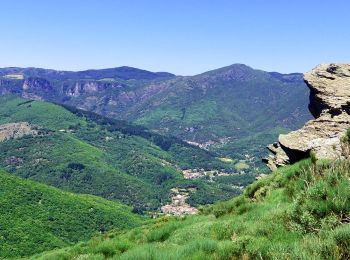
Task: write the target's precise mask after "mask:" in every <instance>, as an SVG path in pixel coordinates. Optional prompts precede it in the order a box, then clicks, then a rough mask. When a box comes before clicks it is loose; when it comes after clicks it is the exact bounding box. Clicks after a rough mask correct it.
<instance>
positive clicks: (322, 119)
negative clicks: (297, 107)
mask: <svg viewBox="0 0 350 260" xmlns="http://www.w3.org/2000/svg"><path fill="white" fill-rule="evenodd" d="M304 80H305V82H306V84H307V86H308V87H309V88H310V104H309V110H310V112H311V114H312V115H313V116H314V117H315V119H314V120H311V121H309V122H307V123H306V124H305V126H304V127H303V128H301V129H299V130H297V131H293V132H290V133H288V134H285V135H280V136H279V138H278V143H275V144H273V145H269V146H268V149H269V150H270V151H271V152H272V155H270V156H269V157H268V158H266V159H265V161H266V163H267V166H268V167H269V168H270V169H272V170H275V169H276V168H277V167H279V166H283V165H285V164H290V163H294V162H296V161H299V160H301V159H303V158H306V157H308V156H309V153H310V151H314V152H315V154H316V157H317V158H319V159H336V158H343V154H342V144H341V138H342V136H344V135H345V132H346V130H347V129H348V128H350V64H321V65H319V66H317V67H316V68H314V69H313V70H312V71H311V72H308V73H306V74H305V75H304Z"/></svg>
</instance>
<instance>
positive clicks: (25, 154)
mask: <svg viewBox="0 0 350 260" xmlns="http://www.w3.org/2000/svg"><path fill="white" fill-rule="evenodd" d="M1 104H2V106H1V107H0V125H2V127H3V130H2V131H1V129H0V132H1V135H3V136H4V138H3V139H4V140H3V141H2V142H1V143H0V165H1V166H2V167H3V168H4V169H6V170H7V171H8V172H10V173H12V174H15V175H17V176H20V177H23V178H29V179H32V180H35V181H38V182H42V183H46V184H49V185H52V186H55V187H58V188H61V189H64V190H67V191H72V192H76V193H88V194H93V195H98V196H101V197H103V198H106V199H110V200H115V201H119V202H122V203H126V204H128V205H130V206H133V207H134V210H135V211H137V212H143V211H150V210H151V211H152V210H158V209H159V207H160V206H161V205H164V204H166V202H167V201H168V200H169V199H170V189H171V188H174V187H177V188H192V190H193V192H192V193H193V194H191V196H190V203H191V204H192V205H198V204H206V203H213V202H214V201H217V200H223V199H228V198H230V197H232V196H234V195H237V194H239V193H240V189H239V188H238V187H237V186H244V185H246V184H247V183H249V182H251V181H252V179H253V178H254V177H253V176H252V175H248V174H243V175H240V176H237V174H236V169H235V165H234V164H233V163H231V162H223V161H221V160H219V159H218V158H216V157H215V156H214V155H212V154H211V153H209V152H207V151H204V150H201V149H199V148H197V147H195V146H191V145H188V144H186V143H184V142H182V141H181V140H178V139H176V138H170V137H163V136H160V135H158V134H154V133H151V132H149V131H148V130H147V129H145V128H143V127H139V126H133V125H130V124H127V123H125V122H123V121H115V120H111V119H106V118H103V117H101V116H98V115H96V114H92V113H88V112H83V111H80V110H77V109H74V108H64V107H62V106H59V105H54V104H50V103H47V102H41V101H31V100H24V99H21V98H16V97H2V98H1ZM20 122H22V123H20ZM23 122H26V123H23ZM13 123H19V124H18V125H16V124H15V125H12V124H13ZM26 124H29V126H27V125H26ZM25 127H27V128H28V127H29V128H31V129H30V130H27V131H29V132H28V133H27V134H26V132H25V131H24V130H23V129H22V128H24V129H25ZM11 131H12V132H15V133H17V135H18V133H20V131H24V132H23V135H21V136H16V135H15V134H14V135H11ZM6 135H9V136H8V138H6ZM193 168H197V169H203V171H208V172H210V171H215V170H216V171H222V172H225V173H227V175H230V176H220V177H219V178H217V179H214V181H213V179H208V178H205V176H203V177H202V178H198V179H191V180H190V179H184V176H183V173H182V171H183V170H184V169H193ZM231 175H232V176H231ZM235 176H237V178H236V177H235ZM232 178H233V179H232ZM235 178H236V179H235Z"/></svg>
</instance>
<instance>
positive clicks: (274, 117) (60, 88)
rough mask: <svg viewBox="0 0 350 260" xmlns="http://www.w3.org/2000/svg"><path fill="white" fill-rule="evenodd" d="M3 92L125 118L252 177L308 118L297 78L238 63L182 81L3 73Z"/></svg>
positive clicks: (133, 73) (138, 75)
mask: <svg viewBox="0 0 350 260" xmlns="http://www.w3.org/2000/svg"><path fill="white" fill-rule="evenodd" d="M0 93H1V94H3V95H5V94H14V95H19V96H22V97H24V98H29V99H35V100H47V101H50V102H55V103H59V104H66V105H70V106H74V107H77V108H80V109H83V110H86V111H92V112H95V113H97V114H100V115H103V116H107V117H109V118H114V119H122V120H127V121H129V122H133V123H134V124H138V125H141V126H145V127H147V128H149V129H150V130H152V131H154V132H156V133H159V134H161V135H166V136H175V137H177V138H179V139H181V140H183V141H185V142H188V143H190V144H192V145H197V146H199V147H201V148H203V149H206V150H209V151H211V152H214V153H216V154H217V155H218V156H220V157H225V158H228V159H229V160H234V161H236V162H237V163H240V165H241V166H243V167H241V168H243V169H244V170H245V171H249V172H257V171H260V170H261V169H262V167H263V166H262V164H261V162H260V158H261V157H263V156H264V155H266V149H265V146H266V145H267V144H269V143H270V142H272V141H273V140H275V138H276V137H277V135H278V134H279V133H281V132H286V131H289V130H292V129H296V128H298V127H300V126H301V125H302V124H303V123H304V122H305V121H307V120H308V119H310V118H311V116H310V114H309V112H308V110H307V104H308V95H309V93H308V89H307V88H306V86H305V84H304V82H303V79H302V74H299V73H292V74H280V73H277V72H264V71H261V70H255V69H252V68H250V67H248V66H246V65H243V64H234V65H231V66H228V67H224V68H220V69H217V70H213V71H209V72H206V73H203V74H199V75H195V76H187V77H184V76H175V75H173V74H171V73H165V72H156V73H154V72H149V71H145V70H140V69H135V68H130V67H120V68H114V69H103V70H87V71H80V72H69V71H55V70H45V69H36V68H3V69H0ZM248 144H254V146H252V145H248ZM252 147H254V148H252Z"/></svg>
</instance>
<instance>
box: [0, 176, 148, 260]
mask: <svg viewBox="0 0 350 260" xmlns="http://www.w3.org/2000/svg"><path fill="white" fill-rule="evenodd" d="M0 205H1V207H0V258H9V257H18V256H28V255H32V254H34V253H38V252H43V251H45V250H51V249H54V248H60V247H64V246H68V245H72V244H73V243H77V242H79V241H83V240H87V239H89V238H90V237H91V236H93V235H96V234H100V233H104V232H106V231H109V230H112V229H114V230H115V229H119V230H121V229H126V228H128V229H130V228H132V227H135V226H138V225H140V224H141V222H142V221H144V218H142V217H140V216H139V215H136V214H133V213H131V208H130V207H127V206H125V205H122V204H120V203H116V202H112V201H108V200H105V199H102V198H99V197H95V196H91V195H76V194H73V193H68V192H64V191H62V190H59V189H56V188H53V187H50V186H47V185H43V184H39V183H35V182H33V181H30V180H24V179H21V178H18V177H15V176H12V175H10V174H8V173H6V172H4V171H3V170H0Z"/></svg>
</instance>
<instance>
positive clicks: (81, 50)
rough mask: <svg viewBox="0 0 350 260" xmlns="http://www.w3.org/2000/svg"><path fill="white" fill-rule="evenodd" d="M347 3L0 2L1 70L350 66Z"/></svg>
mask: <svg viewBox="0 0 350 260" xmlns="http://www.w3.org/2000/svg"><path fill="white" fill-rule="evenodd" d="M349 10H350V1H348V0H337V1H329V0H328V1H326V0H303V1H301V0H293V1H291V0H231V1H229V0H69V1H68V0H50V1H49V0H16V1H14V0H0V30H1V33H0V67H14V66H18V67H42V68H51V69H58V70H84V69H100V68H111V67H119V66H131V67H137V68H141V69H146V70H150V71H168V72H172V73H175V74H178V75H194V74H198V73H202V72H205V71H208V70H211V69H216V68H220V67H223V66H227V65H230V64H234V63H244V64H247V65H249V66H251V67H253V68H257V69H262V70H266V71H278V72H282V73H292V72H306V71H308V70H310V69H312V68H313V67H315V66H316V65H317V64H318V63H329V62H348V63H349V62H350V20H349Z"/></svg>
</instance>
